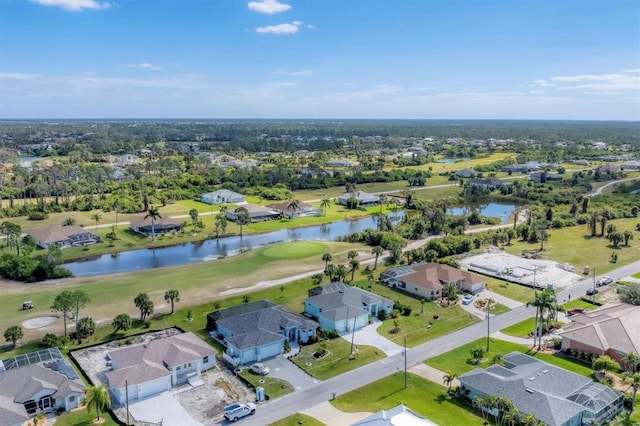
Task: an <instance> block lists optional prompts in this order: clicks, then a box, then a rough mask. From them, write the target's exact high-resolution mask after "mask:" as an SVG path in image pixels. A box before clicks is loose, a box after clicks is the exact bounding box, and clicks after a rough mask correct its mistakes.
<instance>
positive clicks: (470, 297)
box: [462, 294, 473, 305]
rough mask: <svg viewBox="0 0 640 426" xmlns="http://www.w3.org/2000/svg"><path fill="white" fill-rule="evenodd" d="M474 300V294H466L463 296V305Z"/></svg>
mask: <svg viewBox="0 0 640 426" xmlns="http://www.w3.org/2000/svg"><path fill="white" fill-rule="evenodd" d="M471 302H473V296H472V295H470V294H466V295H465V296H464V297H463V298H462V304H463V305H468V304H469V303H471Z"/></svg>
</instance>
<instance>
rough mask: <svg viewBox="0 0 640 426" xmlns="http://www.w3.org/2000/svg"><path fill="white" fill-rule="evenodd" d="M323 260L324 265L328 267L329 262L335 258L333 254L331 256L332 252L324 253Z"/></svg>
mask: <svg viewBox="0 0 640 426" xmlns="http://www.w3.org/2000/svg"><path fill="white" fill-rule="evenodd" d="M322 260H323V261H324V267H325V268H326V267H327V266H328V265H329V262H331V260H333V256H331V253H325V254H323V255H322Z"/></svg>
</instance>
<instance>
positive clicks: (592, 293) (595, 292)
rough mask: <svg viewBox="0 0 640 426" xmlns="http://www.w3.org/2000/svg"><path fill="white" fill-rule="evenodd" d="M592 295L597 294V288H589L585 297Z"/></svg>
mask: <svg viewBox="0 0 640 426" xmlns="http://www.w3.org/2000/svg"><path fill="white" fill-rule="evenodd" d="M594 294H598V289H597V288H590V289H589V290H587V295H588V296H593V295H594Z"/></svg>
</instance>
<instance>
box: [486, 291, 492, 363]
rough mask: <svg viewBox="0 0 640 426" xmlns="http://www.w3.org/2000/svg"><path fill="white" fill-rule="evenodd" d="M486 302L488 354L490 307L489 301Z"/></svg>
mask: <svg viewBox="0 0 640 426" xmlns="http://www.w3.org/2000/svg"><path fill="white" fill-rule="evenodd" d="M485 300H486V302H487V352H489V333H491V331H490V328H489V318H490V315H489V307H490V306H491V299H489V298H487V299H485Z"/></svg>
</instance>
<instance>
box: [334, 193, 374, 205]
mask: <svg viewBox="0 0 640 426" xmlns="http://www.w3.org/2000/svg"><path fill="white" fill-rule="evenodd" d="M351 197H355V198H356V199H357V200H358V201H359V202H360V203H379V202H380V197H378V196H377V195H373V194H369V193H368V192H364V191H357V192H345V193H344V194H342V195H340V196H339V197H338V202H347V201H348V200H349V198H351Z"/></svg>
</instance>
